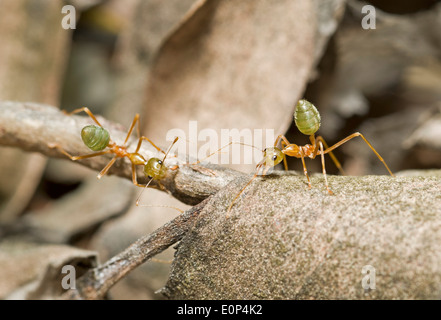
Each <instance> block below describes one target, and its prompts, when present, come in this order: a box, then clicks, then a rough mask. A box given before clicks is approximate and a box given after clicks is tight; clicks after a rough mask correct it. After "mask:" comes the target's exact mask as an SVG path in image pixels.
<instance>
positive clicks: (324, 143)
mask: <svg viewBox="0 0 441 320" xmlns="http://www.w3.org/2000/svg"><path fill="white" fill-rule="evenodd" d="M317 142H318V143H319V142H322V143H323V145H324V147H325V149H329V147H328V144H327V143H326V141H325V139H323V137H322V136H318V137H317ZM316 146H317V144H316ZM316 155H317V148H316V150H315V151H314V154H313V157H312V159H314V158H315V157H316ZM329 156H330V157H331V159H332V161H333V162H334V164H335V166H336V167H337V169H338V170H339V171H340V173H341V174H342V175H346V173H345V171H344V170H343V168H342V166H341V164H340V161H338V160H337V158H336V157H335V155H334V153H332V151H329Z"/></svg>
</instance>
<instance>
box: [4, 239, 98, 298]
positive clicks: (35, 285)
mask: <svg viewBox="0 0 441 320" xmlns="http://www.w3.org/2000/svg"><path fill="white" fill-rule="evenodd" d="M96 264H97V257H96V253H94V252H92V251H86V250H81V249H76V248H73V247H69V246H65V245H48V244H36V243H30V242H26V241H22V240H19V239H10V240H4V241H3V242H1V243H0V266H1V270H2V272H1V273H0V298H2V299H4V298H8V299H49V298H55V297H58V296H59V295H60V294H61V293H62V292H63V289H62V287H61V279H62V278H63V276H65V274H62V273H61V269H62V268H63V266H65V265H72V266H73V267H74V268H75V269H76V276H77V277H79V276H81V275H82V274H83V273H84V271H85V270H86V269H88V268H91V267H94V266H96Z"/></svg>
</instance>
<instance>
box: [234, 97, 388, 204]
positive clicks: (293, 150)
mask: <svg viewBox="0 0 441 320" xmlns="http://www.w3.org/2000/svg"><path fill="white" fill-rule="evenodd" d="M294 121H295V124H296V127H297V128H298V129H299V131H300V132H301V133H303V134H305V135H308V136H309V140H310V141H311V144H306V145H304V146H299V145H296V144H293V143H290V142H289V141H288V139H286V137H285V136H284V135H279V136H278V137H277V139H276V141H275V142H274V147H270V148H266V149H265V150H263V159H262V160H261V161H260V162H259V163H258V164H257V166H256V173H255V174H254V176H253V177H252V178H251V180H250V181H249V182H248V183H247V184H246V185H245V187H243V188H242V189H241V190H240V191H239V193H238V194H237V195H236V197H235V198H234V199H233V201H232V202H231V204H230V206H229V207H228V211H227V212H230V210H231V208H232V207H233V205H234V203H235V202H236V200H237V199H238V198H239V196H240V195H241V194H242V192H243V191H244V190H245V189H246V187H247V186H248V185H249V184H250V183H251V182H252V181H253V180H254V179H255V178H256V177H257V176H258V174H259V171H260V170H262V175H263V176H264V175H266V174H267V172H268V170H269V169H270V168H272V167H274V166H276V165H277V164H279V163H280V162H282V161H283V164H284V166H285V170H288V165H287V163H286V156H290V157H296V158H300V159H301V160H302V165H303V172H304V174H305V176H306V179H307V181H308V187H309V188H311V180H310V179H309V175H308V171H307V169H306V165H305V158H307V157H308V158H311V159H315V157H316V156H317V155H318V154H320V157H321V161H322V171H323V176H324V178H325V186H326V189H327V191H328V193H329V194H331V195H332V194H333V192H332V191H331V189H329V185H328V178H327V176H326V169H325V157H324V156H325V154H329V156H330V157H331V159H332V161H333V162H334V163H335V165H336V166H337V168H338V169H339V170H340V172H342V173H343V174H344V171H343V169H342V167H341V165H340V162H339V161H338V160H337V158H336V157H335V156H334V154H333V153H332V151H333V150H334V149H336V148H338V147H339V146H341V145H342V144H344V143H346V142H348V141H349V140H351V139H353V138H355V137H361V138H362V139H363V140H364V142H366V144H367V145H368V146H369V148H371V150H372V151H373V152H374V153H375V155H376V156H377V157H378V159H379V160H380V161H381V162H382V163H383V164H384V166H385V167H386V169H387V171H388V172H389V173H390V175H391V176H394V174H393V173H392V171H391V170H390V169H389V167H388V166H387V164H386V162H385V161H384V160H383V158H382V157H381V156H380V154H379V153H378V152H377V151H376V150H375V149H374V147H373V146H372V145H371V144H370V142H369V141H368V140H367V139H366V138H365V137H364V136H363V135H362V134H361V133H360V132H355V133H353V134H351V135H349V136H347V137H346V138H344V139H342V140H340V141H339V142H337V143H336V144H334V145H333V146H331V147H328V145H327V143H326V142H325V140H324V139H323V137H321V136H318V137H315V133H316V132H317V130H318V129H319V128H320V121H321V119H320V113H319V112H318V110H317V108H316V107H315V106H314V105H313V104H312V103H310V102H308V101H306V100H299V101H298V103H297V104H296V108H295V111H294ZM279 143H281V145H282V149H279V148H278V147H277V146H278V144H279Z"/></svg>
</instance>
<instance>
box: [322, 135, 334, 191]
mask: <svg viewBox="0 0 441 320" xmlns="http://www.w3.org/2000/svg"><path fill="white" fill-rule="evenodd" d="M318 143H319V145H320V156H321V158H322V170H323V176H324V177H325V185H326V189H327V190H328V193H329V194H334V193H333V192H332V191H331V189H329V185H328V178H327V176H326V168H325V154H324V153H323V143H322V142H321V141H319V142H318Z"/></svg>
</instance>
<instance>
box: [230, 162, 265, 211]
mask: <svg viewBox="0 0 441 320" xmlns="http://www.w3.org/2000/svg"><path fill="white" fill-rule="evenodd" d="M263 166H264V165H263V160H262V161H261V162H259V163H258V164H257V166H256V173H255V174H254V175H253V177H252V178H251V179H250V181H248V183H247V184H246V185H245V186H244V187H243V188H242V189H241V190H240V191H239V193H238V194H237V195H236V197H234V199H233V201H231V204H230V205H229V206H228V209H227V214H226V217H227V218H229V216H230V211H231V208H232V207H233V205H234V203H235V202H236V200H237V199H238V198H239V197H240V195H241V194H242V193H243V192H244V191H245V189H246V188H247V187H248V186H249V185H250V183H251V182H252V181H253V180H254V179H256V177H257V175H258V174H259V170H260V169H261V168H262V167H263ZM266 172H267V170H265V168H264V169H263V172H262V175H266Z"/></svg>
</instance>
